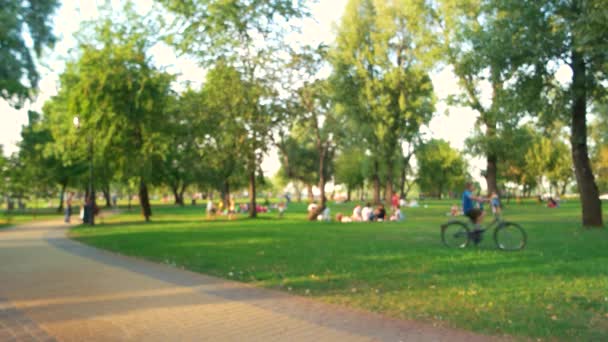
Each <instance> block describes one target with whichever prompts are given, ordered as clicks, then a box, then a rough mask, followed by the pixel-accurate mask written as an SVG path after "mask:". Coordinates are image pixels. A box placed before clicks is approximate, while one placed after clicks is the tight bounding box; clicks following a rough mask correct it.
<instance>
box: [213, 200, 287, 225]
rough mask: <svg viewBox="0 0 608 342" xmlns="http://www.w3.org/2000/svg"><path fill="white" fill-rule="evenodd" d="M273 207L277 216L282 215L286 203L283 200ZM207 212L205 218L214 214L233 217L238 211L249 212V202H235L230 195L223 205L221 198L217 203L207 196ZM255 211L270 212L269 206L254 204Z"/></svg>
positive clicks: (285, 208)
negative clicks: (226, 203)
mask: <svg viewBox="0 0 608 342" xmlns="http://www.w3.org/2000/svg"><path fill="white" fill-rule="evenodd" d="M274 208H275V209H276V210H277V211H278V213H279V216H280V217H282V216H283V214H284V213H285V210H287V205H286V204H285V203H284V202H280V203H278V204H276V205H275V206H274ZM205 210H206V212H207V218H208V219H209V218H215V216H216V215H223V216H228V219H231V220H232V219H235V218H236V214H239V213H248V212H249V203H240V204H237V203H236V201H235V199H234V197H232V196H231V197H230V198H229V199H228V205H227V206H226V205H224V201H223V200H221V199H220V200H219V201H218V202H217V204H214V203H213V200H212V199H211V198H209V199H208V200H207V206H206V208H205ZM255 210H256V212H258V213H267V212H270V206H268V205H261V204H256V207H255Z"/></svg>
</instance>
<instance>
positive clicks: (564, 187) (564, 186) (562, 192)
mask: <svg viewBox="0 0 608 342" xmlns="http://www.w3.org/2000/svg"><path fill="white" fill-rule="evenodd" d="M567 188H568V182H564V185H563V186H562V190H561V191H560V195H562V196H564V195H565V194H566V190H567Z"/></svg>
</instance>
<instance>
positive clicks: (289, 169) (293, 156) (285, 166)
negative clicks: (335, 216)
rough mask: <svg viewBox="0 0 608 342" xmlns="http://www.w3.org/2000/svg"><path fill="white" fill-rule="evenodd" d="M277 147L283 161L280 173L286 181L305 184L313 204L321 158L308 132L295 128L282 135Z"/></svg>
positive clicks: (309, 199)
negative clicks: (314, 188)
mask: <svg viewBox="0 0 608 342" xmlns="http://www.w3.org/2000/svg"><path fill="white" fill-rule="evenodd" d="M276 145H277V147H278V150H279V160H280V161H281V169H280V170H279V172H280V173H281V175H282V176H283V177H285V178H286V179H289V180H292V181H295V182H301V183H302V184H304V186H305V187H306V188H307V190H308V201H309V202H313V201H314V195H313V192H312V188H313V184H314V183H315V182H316V181H317V180H318V175H317V172H319V165H318V162H319V157H318V155H317V149H316V148H315V146H314V145H313V144H312V142H311V141H310V136H309V135H308V131H306V130H303V129H301V128H298V127H293V128H292V129H291V130H290V132H289V134H281V136H280V137H279V141H278V142H277V143H276ZM298 196H300V194H298ZM298 200H299V198H298Z"/></svg>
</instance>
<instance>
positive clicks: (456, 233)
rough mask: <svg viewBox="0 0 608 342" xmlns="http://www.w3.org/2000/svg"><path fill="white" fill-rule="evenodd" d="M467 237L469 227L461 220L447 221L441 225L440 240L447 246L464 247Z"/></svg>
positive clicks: (467, 240)
mask: <svg viewBox="0 0 608 342" xmlns="http://www.w3.org/2000/svg"><path fill="white" fill-rule="evenodd" d="M469 237H470V235H469V228H468V227H467V225H466V224H464V223H462V222H457V221H455V222H448V223H446V224H445V225H443V226H441V241H443V244H444V245H445V246H447V247H450V248H465V247H466V246H467V245H468V244H469Z"/></svg>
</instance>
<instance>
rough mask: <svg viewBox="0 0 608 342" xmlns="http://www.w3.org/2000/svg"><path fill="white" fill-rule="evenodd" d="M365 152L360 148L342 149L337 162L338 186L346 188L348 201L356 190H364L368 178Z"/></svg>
mask: <svg viewBox="0 0 608 342" xmlns="http://www.w3.org/2000/svg"><path fill="white" fill-rule="evenodd" d="M366 159H367V156H366V155H365V151H364V150H362V149H360V148H356V147H355V148H351V149H342V150H340V152H339V153H338V155H337V157H336V162H335V164H336V165H335V169H336V172H335V174H336V177H335V183H336V184H344V185H345V186H346V200H347V201H350V200H351V193H352V191H353V190H356V189H363V186H364V185H365V178H366V176H367V170H366V167H367V165H368V161H367V160H366Z"/></svg>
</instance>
